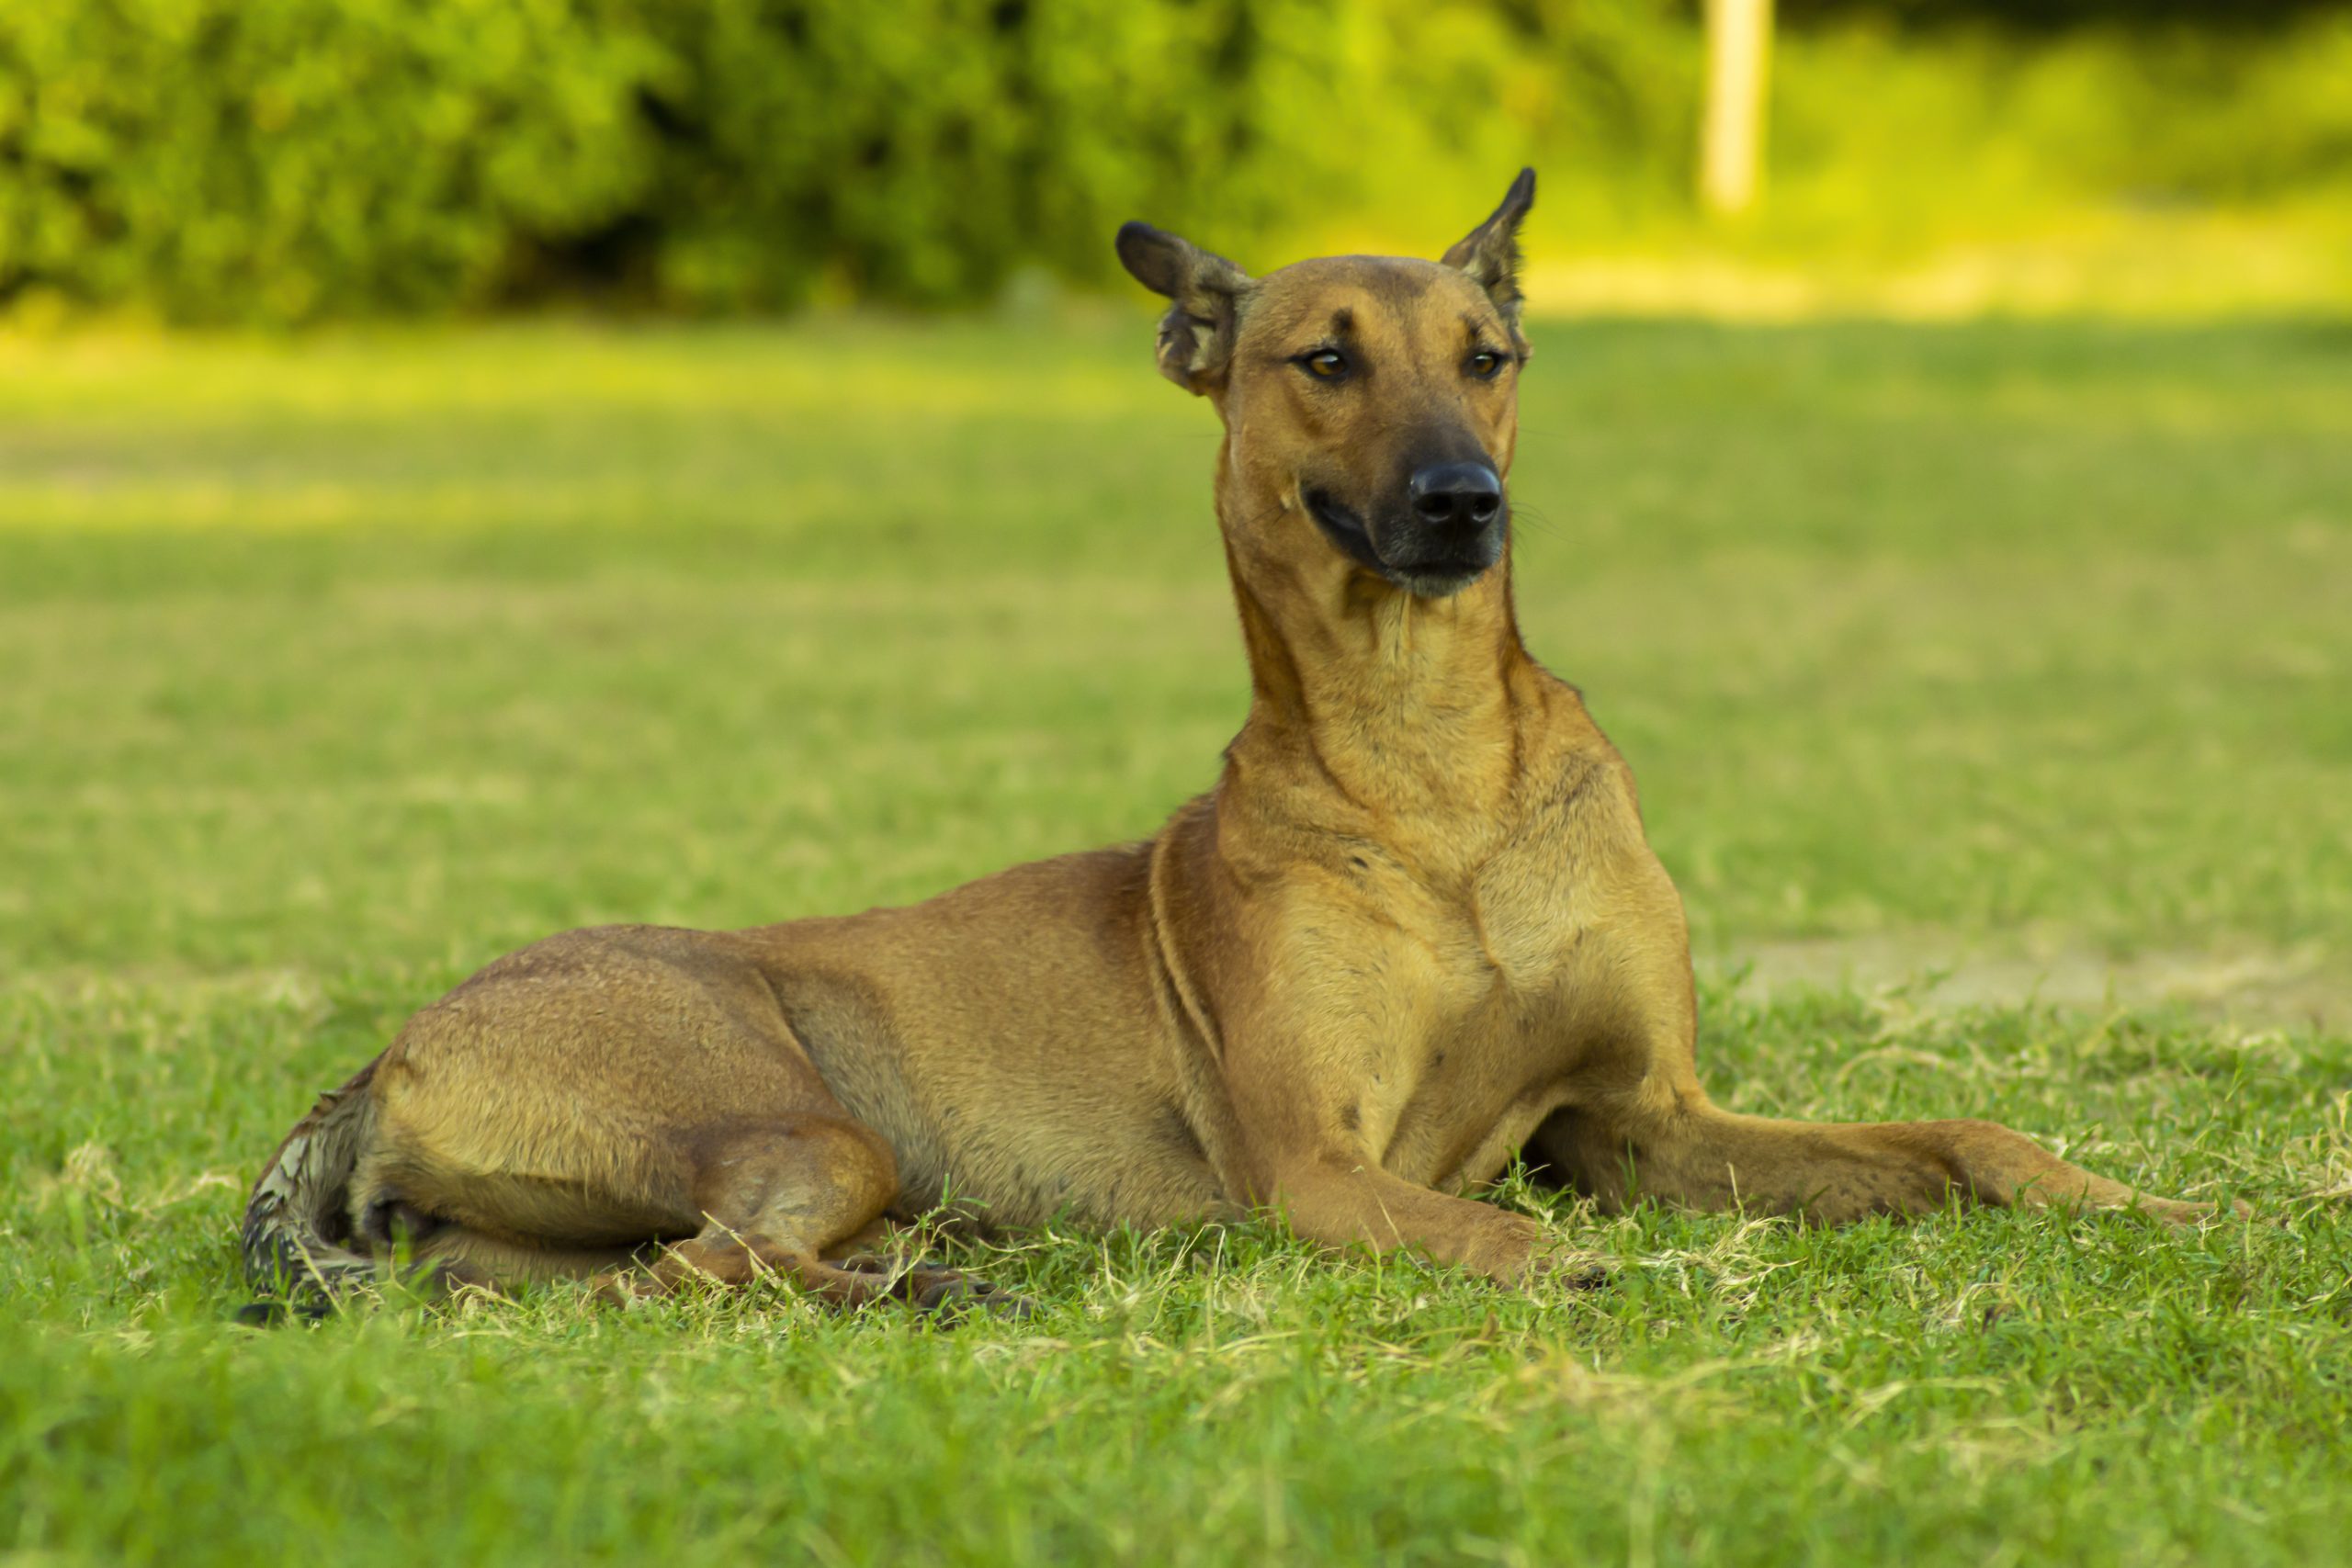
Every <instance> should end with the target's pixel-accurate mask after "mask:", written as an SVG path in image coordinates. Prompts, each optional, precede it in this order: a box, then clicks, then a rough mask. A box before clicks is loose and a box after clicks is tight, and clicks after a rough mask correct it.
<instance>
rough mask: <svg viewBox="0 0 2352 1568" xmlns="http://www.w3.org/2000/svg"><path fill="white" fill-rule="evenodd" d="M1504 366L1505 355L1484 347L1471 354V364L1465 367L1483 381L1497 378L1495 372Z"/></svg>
mask: <svg viewBox="0 0 2352 1568" xmlns="http://www.w3.org/2000/svg"><path fill="white" fill-rule="evenodd" d="M1502 367H1503V356H1502V355H1499V354H1497V353H1496V352H1495V351H1494V350H1493V349H1491V348H1482V349H1480V350H1479V351H1478V352H1477V353H1476V354H1474V355H1471V356H1470V363H1469V365H1468V366H1467V367H1465V368H1467V369H1468V370H1469V372H1470V374H1471V375H1473V376H1476V378H1478V379H1479V380H1481V381H1491V380H1493V379H1494V378H1495V373H1496V372H1497V371H1498V370H1500V369H1501V368H1502Z"/></svg>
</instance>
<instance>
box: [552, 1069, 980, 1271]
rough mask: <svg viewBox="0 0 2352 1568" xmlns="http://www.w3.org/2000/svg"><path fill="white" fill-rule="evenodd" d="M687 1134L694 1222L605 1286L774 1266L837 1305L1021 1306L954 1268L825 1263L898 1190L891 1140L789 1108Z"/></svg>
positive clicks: (838, 1119)
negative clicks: (692, 1230) (701, 1219)
mask: <svg viewBox="0 0 2352 1568" xmlns="http://www.w3.org/2000/svg"><path fill="white" fill-rule="evenodd" d="M692 1142H693V1143H694V1145H695V1149H694V1154H693V1173H694V1174H693V1181H694V1195H693V1201H694V1204H695V1208H696V1209H697V1210H698V1211H699V1212H700V1213H703V1214H704V1215H705V1216H706V1217H707V1218H706V1223H705V1224H704V1226H703V1228H702V1230H701V1231H700V1232H699V1233H697V1234H696V1235H694V1236H692V1237H690V1238H689V1239H687V1240H684V1241H680V1242H676V1243H673V1244H672V1245H671V1246H669V1247H665V1248H663V1249H662V1253H661V1255H660V1256H659V1257H658V1258H656V1259H655V1260H654V1261H653V1262H652V1264H651V1266H650V1268H644V1269H614V1270H609V1271H607V1272H605V1273H604V1274H602V1275H601V1276H599V1282H600V1284H601V1285H602V1286H603V1288H604V1289H605V1292H606V1293H607V1294H610V1295H615V1296H619V1297H628V1296H631V1295H638V1294H642V1293H645V1292H669V1291H674V1290H676V1289H678V1288H679V1287H681V1286H682V1285H684V1284H686V1283H687V1282H688V1281H690V1280H707V1281H710V1282H712V1283H717V1284H723V1285H741V1284H748V1283H750V1282H752V1280H756V1279H758V1278H760V1277H761V1276H762V1275H763V1274H774V1275H778V1276H781V1277H783V1278H785V1279H788V1280H793V1281H795V1282H797V1284H799V1285H800V1286H801V1287H803V1288H804V1289H806V1290H808V1291H809V1292H810V1293H812V1294H814V1295H816V1296H818V1297H819V1298H820V1299H822V1300H824V1301H827V1302H831V1303H836V1304H839V1305H842V1306H862V1305H864V1304H865V1303H868V1302H873V1301H878V1300H882V1299H885V1298H895V1299H897V1300H900V1301H905V1302H908V1303H911V1304H912V1305H914V1306H916V1307H917V1308H919V1309H921V1310H923V1311H926V1312H928V1311H937V1310H943V1309H945V1310H960V1309H963V1308H967V1307H988V1308H991V1309H995V1310H1007V1309H1012V1310H1020V1309H1022V1308H1023V1307H1024V1306H1025V1303H1022V1302H1020V1300H1019V1298H1017V1297H1013V1296H1011V1295H1009V1294H1006V1293H1005V1292H1001V1291H999V1290H998V1289H997V1288H996V1287H995V1286H993V1285H990V1284H989V1283H988V1282H986V1281H985V1280H978V1279H976V1278H974V1277H973V1276H971V1275H968V1274H966V1273H964V1272H963V1271H961V1270H960V1269H943V1268H938V1267H933V1266H931V1265H927V1264H918V1265H914V1266H911V1267H907V1268H893V1267H891V1266H890V1265H889V1264H888V1261H887V1260H884V1259H881V1258H874V1257H872V1256H870V1255H861V1256H859V1257H857V1258H854V1260H852V1261H849V1262H839V1261H831V1259H832V1258H839V1257H840V1256H841V1255H842V1253H843V1252H845V1251H848V1250H850V1249H853V1248H856V1247H860V1246H861V1244H863V1243H865V1241H867V1240H868V1239H869V1238H871V1237H872V1236H873V1235H875V1234H876V1231H877V1229H878V1222H880V1220H881V1219H882V1216H883V1213H884V1211H885V1210H887V1209H888V1207H889V1205H890V1203H891V1201H893V1200H895V1199H896V1198H897V1197H898V1195H899V1173H898V1165H897V1161H896V1160H895V1159H894V1158H893V1157H892V1156H891V1153H890V1147H889V1145H888V1144H886V1143H884V1142H883V1140H882V1139H881V1137H880V1136H879V1135H878V1134H876V1133H874V1132H873V1131H871V1130H870V1129H868V1128H867V1127H865V1125H864V1124H862V1123H860V1122H855V1121H853V1120H851V1119H849V1118H848V1117H846V1116H825V1115H814V1114H811V1115H796V1116H789V1117H786V1118H783V1119H780V1120H778V1121H775V1122H768V1123H763V1124H761V1125H758V1126H752V1127H746V1128H739V1129H733V1130H730V1131H728V1132H726V1133H724V1134H713V1135H707V1136H703V1137H697V1138H695V1139H693V1140H692Z"/></svg>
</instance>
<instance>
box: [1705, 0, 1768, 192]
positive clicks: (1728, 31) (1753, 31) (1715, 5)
mask: <svg viewBox="0 0 2352 1568" xmlns="http://www.w3.org/2000/svg"><path fill="white" fill-rule="evenodd" d="M1771 67H1772V0H1707V118H1706V125H1705V127H1704V128H1703V130H1702V134H1701V136H1700V150H1699V199H1700V200H1701V202H1702V203H1703V204H1704V205H1705V207H1706V209H1707V210H1708V211H1710V212H1719V213H1724V214H1731V213H1739V212H1745V211H1747V209H1749V208H1750V207H1752V206H1754V205H1755V203H1756V187H1757V184H1758V177H1759V175H1760V174H1761V171H1762V169H1763V164H1764V94H1765V83H1766V80H1767V78H1768V77H1769V75H1770V72H1771Z"/></svg>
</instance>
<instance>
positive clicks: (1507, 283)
mask: <svg viewBox="0 0 2352 1568" xmlns="http://www.w3.org/2000/svg"><path fill="white" fill-rule="evenodd" d="M1534 205H1535V171H1534V170H1532V169H1521V170H1520V171H1519V178H1517V179H1515V180H1513V181H1511V182H1510V193H1509V194H1508V195H1506V196H1505V197H1503V204H1502V205H1501V206H1500V207H1498V208H1496V209H1495V211H1494V216H1492V217H1491V218H1488V219H1487V220H1486V221H1485V222H1484V223H1481V224H1479V225H1478V226H1477V227H1476V229H1473V230H1471V231H1470V232H1469V233H1467V234H1465V235H1464V236H1463V237H1462V238H1461V239H1460V240H1458V241H1456V242H1455V243H1454V246H1453V249H1452V250H1450V251H1448V252H1446V253H1445V254H1444V256H1443V257H1442V258H1441V259H1442V261H1443V262H1444V263H1445V265H1448V266H1458V267H1460V268H1461V269H1462V270H1463V271H1464V272H1466V273H1468V274H1469V275H1470V281H1471V282H1473V283H1475V284H1476V285H1477V286H1478V287H1479V288H1483V289H1485V290H1486V291H1487V298H1488V299H1492V300H1493V301H1494V302H1495V309H1496V310H1499V311H1500V312H1502V318H1503V324H1504V325H1505V326H1508V327H1509V328H1510V335H1511V340H1512V343H1513V344H1514V346H1516V347H1517V348H1518V350H1519V351H1520V353H1521V354H1522V355H1523V354H1525V353H1526V352H1527V338H1526V334H1524V333H1521V331H1520V330H1519V304H1520V293H1519V225H1520V221H1521V220H1522V219H1524V218H1525V217H1526V216H1527V209H1529V208H1531V207H1533V206H1534Z"/></svg>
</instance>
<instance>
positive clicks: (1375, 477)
mask: <svg viewBox="0 0 2352 1568" xmlns="http://www.w3.org/2000/svg"><path fill="white" fill-rule="evenodd" d="M1534 202H1535V171H1534V170H1532V169H1527V170H1522V171H1521V174H1520V176H1519V178H1518V180H1516V181H1515V182H1514V183H1513V184H1512V186H1511V187H1510V195H1508V196H1506V197H1503V204H1502V205H1501V206H1500V207H1498V208H1497V209H1495V212H1494V215H1493V216H1492V217H1490V218H1488V219H1487V220H1486V221H1485V222H1484V223H1481V224H1480V225H1478V227H1477V228H1476V229H1474V230H1472V231H1470V233H1469V235H1468V236H1467V237H1465V238H1464V240H1463V241H1462V242H1461V243H1459V244H1456V245H1455V246H1454V247H1453V249H1452V250H1450V251H1448V252H1446V253H1445V256H1444V259H1443V260H1442V261H1437V262H1426V261H1415V260H1408V259H1406V258H1403V257H1391V256H1330V257H1325V258H1323V259H1321V260H1318V261H1306V262H1299V263H1296V264H1295V265H1291V266H1286V267H1283V268H1282V269H1281V270H1279V271H1277V272H1273V273H1270V274H1268V275H1267V276H1264V277H1261V278H1252V277H1250V276H1249V275H1248V274H1246V273H1244V272H1243V271H1242V270H1241V269H1240V268H1239V267H1238V266H1236V265H1233V264H1232V263H1231V262H1229V261H1227V260H1226V259H1225V258H1224V257H1222V256H1217V255H1212V254H1209V253H1208V252H1206V251H1204V250H1202V249H1200V248H1199V247H1197V246H1195V245H1193V244H1191V243H1187V242H1186V241H1183V240H1181V239H1178V238H1177V237H1176V236H1175V235H1173V234H1169V233H1164V232H1162V231H1159V230H1158V229H1154V228H1152V227H1151V226H1150V225H1149V224H1146V223H1130V224H1128V225H1126V226H1125V228H1123V229H1121V230H1120V231H1119V259H1120V260H1121V261H1122V262H1124V263H1125V264H1126V268H1127V270H1128V271H1129V272H1131V273H1133V274H1135V276H1136V280H1137V281H1138V282H1140V283H1142V284H1143V285H1144V287H1145V288H1149V289H1151V290H1153V291H1154V292H1156V293H1159V294H1164V295H1166V296H1167V297H1168V298H1169V299H1170V301H1172V303H1171V305H1170V309H1169V311H1168V314H1167V316H1166V317H1165V318H1164V319H1163V320H1162V321H1161V322H1160V326H1159V368H1160V371H1161V373H1162V374H1163V375H1165V376H1166V377H1167V378H1169V379H1170V380H1171V381H1173V382H1175V383H1176V384H1177V385H1178V386H1180V387H1182V388H1184V389H1187V390H1188V391H1193V392H1196V393H1200V394H1202V395H1204V396H1205V397H1207V398H1208V399H1209V400H1211V401H1212V402H1214V403H1215V404H1216V410H1217V413H1218V415H1219V417H1221V418H1222V419H1223V420H1224V421H1225V427H1226V436H1227V439H1226V449H1225V458H1224V463H1223V466H1222V467H1221V468H1220V470H1219V472H1218V476H1217V484H1218V496H1217V499H1218V502H1219V508H1218V510H1219V513H1220V515H1221V516H1222V517H1223V519H1224V522H1225V526H1226V530H1227V536H1228V537H1229V538H1231V540H1232V542H1233V544H1234V545H1235V547H1237V548H1238V550H1240V551H1241V552H1243V553H1244V554H1245V555H1246V556H1250V557H1264V556H1268V555H1271V556H1274V557H1278V558H1290V559H1293V560H1297V559H1300V558H1301V557H1302V552H1308V551H1323V552H1337V556H1338V558H1344V559H1345V560H1346V561H1349V562H1352V563H1353V565H1354V566H1355V567H1356V568H1359V569H1361V570H1363V571H1365V572H1369V573H1372V574H1374V575H1376V576H1377V577H1378V578H1380V579H1382V580H1383V581H1386V582H1388V583H1391V584H1393V585H1394V586H1396V587H1397V588H1399V589H1401V590H1403V591H1405V592H1409V593H1413V594H1417V595H1419V596H1421V597H1423V598H1430V599H1442V598H1445V597H1447V596H1449V595H1451V594H1454V593H1458V592H1461V591H1462V590H1463V589H1464V588H1467V587H1468V586H1469V585H1470V584H1472V583H1474V582H1476V581H1478V580H1479V579H1480V578H1481V577H1483V576H1485V575H1486V574H1487V571H1488V570H1489V569H1491V568H1492V567H1493V566H1494V565H1495V564H1496V563H1497V562H1498V561H1499V560H1501V559H1502V558H1503V551H1504V547H1505V546H1506V545H1507V543H1508V542H1509V537H1510V502H1508V501H1507V500H1506V499H1505V496H1504V492H1503V477H1504V476H1505V475H1506V474H1508V473H1509V472H1510V459H1511V449H1512V446H1513V445H1514V443H1515V441H1516V439H1517V436H1518V431H1519V413H1518V407H1519V370H1520V367H1521V365H1522V364H1524V363H1525V362H1526V360H1527V355H1528V348H1527V340H1526V338H1525V337H1524V336H1523V335H1522V334H1521V330H1520V309H1519V307H1520V293H1519V278H1518V272H1519V225H1520V220H1521V219H1523V218H1525V217H1526V216H1527V209H1529V208H1530V207H1532V206H1533V205H1534Z"/></svg>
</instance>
